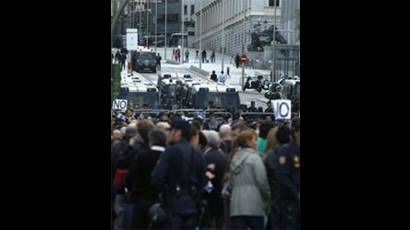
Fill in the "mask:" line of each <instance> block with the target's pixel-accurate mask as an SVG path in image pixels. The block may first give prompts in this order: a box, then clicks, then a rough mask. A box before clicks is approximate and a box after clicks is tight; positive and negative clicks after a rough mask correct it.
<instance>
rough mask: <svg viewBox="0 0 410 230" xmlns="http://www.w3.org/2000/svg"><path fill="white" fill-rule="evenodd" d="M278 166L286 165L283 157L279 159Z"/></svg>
mask: <svg viewBox="0 0 410 230" xmlns="http://www.w3.org/2000/svg"><path fill="white" fill-rule="evenodd" d="M279 164H281V165H284V164H286V157H285V156H281V157H279Z"/></svg>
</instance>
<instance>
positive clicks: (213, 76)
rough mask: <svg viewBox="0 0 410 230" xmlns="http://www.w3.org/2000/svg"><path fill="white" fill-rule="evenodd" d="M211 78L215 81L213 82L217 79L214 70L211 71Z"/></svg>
mask: <svg viewBox="0 0 410 230" xmlns="http://www.w3.org/2000/svg"><path fill="white" fill-rule="evenodd" d="M211 80H213V81H215V82H217V81H218V76H216V73H215V70H213V71H212V74H211Z"/></svg>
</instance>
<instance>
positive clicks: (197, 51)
mask: <svg viewBox="0 0 410 230" xmlns="http://www.w3.org/2000/svg"><path fill="white" fill-rule="evenodd" d="M195 53H196V56H195V58H196V59H198V58H199V57H198V54H199V50H196V51H195Z"/></svg>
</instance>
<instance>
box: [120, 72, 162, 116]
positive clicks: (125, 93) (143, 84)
mask: <svg viewBox="0 0 410 230" xmlns="http://www.w3.org/2000/svg"><path fill="white" fill-rule="evenodd" d="M119 99H127V100H128V104H129V105H130V107H132V108H150V109H157V108H159V107H160V100H159V92H158V90H157V88H156V87H155V85H154V84H152V82H150V81H148V80H146V79H145V78H144V77H142V76H133V77H123V78H122V79H121V88H120V95H119Z"/></svg>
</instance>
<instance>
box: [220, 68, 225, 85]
mask: <svg viewBox="0 0 410 230" xmlns="http://www.w3.org/2000/svg"><path fill="white" fill-rule="evenodd" d="M225 81H226V77H225V75H224V71H221V74H219V76H218V82H220V83H223V84H225Z"/></svg>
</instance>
